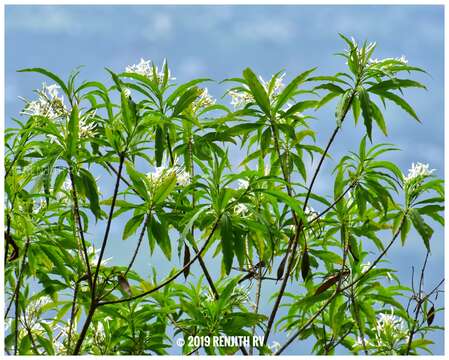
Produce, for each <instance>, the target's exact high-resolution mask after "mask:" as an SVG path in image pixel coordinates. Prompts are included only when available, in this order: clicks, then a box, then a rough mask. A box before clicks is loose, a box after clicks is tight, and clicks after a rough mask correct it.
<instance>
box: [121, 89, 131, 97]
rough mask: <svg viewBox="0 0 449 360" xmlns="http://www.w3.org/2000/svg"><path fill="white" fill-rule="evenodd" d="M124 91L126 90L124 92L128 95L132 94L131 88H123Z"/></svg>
mask: <svg viewBox="0 0 449 360" xmlns="http://www.w3.org/2000/svg"><path fill="white" fill-rule="evenodd" d="M123 92H124V94H125V96H126V97H129V96H131V90H129V89H128V88H125V89H124V90H123Z"/></svg>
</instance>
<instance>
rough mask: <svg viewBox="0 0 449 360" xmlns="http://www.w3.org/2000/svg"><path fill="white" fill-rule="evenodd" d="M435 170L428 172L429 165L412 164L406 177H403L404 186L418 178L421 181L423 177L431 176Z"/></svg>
mask: <svg viewBox="0 0 449 360" xmlns="http://www.w3.org/2000/svg"><path fill="white" fill-rule="evenodd" d="M434 171H435V169H432V170H429V164H422V163H416V164H415V163H412V167H411V169H409V170H408V175H407V176H405V175H403V180H404V184H408V183H410V182H411V181H413V180H415V179H417V178H419V179H421V180H423V179H424V178H425V177H427V176H430V175H432V173H433V172H434Z"/></svg>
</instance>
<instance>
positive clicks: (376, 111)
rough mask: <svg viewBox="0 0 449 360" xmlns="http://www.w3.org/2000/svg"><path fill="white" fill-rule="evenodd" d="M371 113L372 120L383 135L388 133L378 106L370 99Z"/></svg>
mask: <svg viewBox="0 0 449 360" xmlns="http://www.w3.org/2000/svg"><path fill="white" fill-rule="evenodd" d="M371 114H372V115H373V117H374V120H375V121H376V123H377V126H379V128H380V130H382V132H383V133H384V135H385V136H387V135H388V132H387V125H386V124H385V120H384V117H383V115H382V111H380V109H379V108H378V106H377V105H376V104H375V103H374V102H372V101H371Z"/></svg>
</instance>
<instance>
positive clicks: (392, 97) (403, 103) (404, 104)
mask: <svg viewBox="0 0 449 360" xmlns="http://www.w3.org/2000/svg"><path fill="white" fill-rule="evenodd" d="M371 92H372V93H374V94H376V95H379V96H380V97H382V98H387V99H388V100H391V101H393V102H394V103H395V104H396V105H398V106H400V107H401V108H402V109H403V110H405V111H406V112H407V113H408V114H409V115H411V116H412V117H413V118H414V119H415V120H416V121H418V122H421V120H419V118H418V115H416V112H415V110H413V108H412V107H411V106H410V105H409V104H408V103H407V102H406V101H405V100H404V99H403V98H401V97H400V96H399V95H396V94H394V93H392V92H389V91H380V90H379V91H378V90H371Z"/></svg>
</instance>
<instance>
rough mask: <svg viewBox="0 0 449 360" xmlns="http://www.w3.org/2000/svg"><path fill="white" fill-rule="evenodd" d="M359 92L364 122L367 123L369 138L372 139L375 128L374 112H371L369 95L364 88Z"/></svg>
mask: <svg viewBox="0 0 449 360" xmlns="http://www.w3.org/2000/svg"><path fill="white" fill-rule="evenodd" d="M358 94H359V100H360V105H361V107H362V115H363V122H364V124H365V128H366V132H367V134H368V137H369V139H370V140H372V139H371V133H372V128H373V125H372V122H373V119H372V114H371V106H370V99H369V95H368V93H367V92H366V90H365V89H364V88H360V89H359V90H358Z"/></svg>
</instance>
